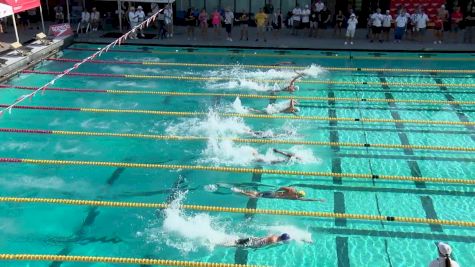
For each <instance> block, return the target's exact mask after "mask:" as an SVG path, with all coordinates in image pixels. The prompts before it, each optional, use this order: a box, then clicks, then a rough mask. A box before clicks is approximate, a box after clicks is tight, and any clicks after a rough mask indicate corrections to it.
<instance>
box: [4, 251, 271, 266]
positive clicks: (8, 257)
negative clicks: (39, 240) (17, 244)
mask: <svg viewBox="0 0 475 267" xmlns="http://www.w3.org/2000/svg"><path fill="white" fill-rule="evenodd" d="M0 260H4V261H64V262H86V263H109V264H112V263H114V264H133V265H162V266H186V267H264V266H262V265H244V264H232V263H212V262H196V261H177V260H159V259H142V258H118V257H96V256H69V255H46V254H0Z"/></svg>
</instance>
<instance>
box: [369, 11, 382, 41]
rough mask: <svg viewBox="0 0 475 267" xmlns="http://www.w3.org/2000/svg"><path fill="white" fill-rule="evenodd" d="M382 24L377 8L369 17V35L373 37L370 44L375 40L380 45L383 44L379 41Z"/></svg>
mask: <svg viewBox="0 0 475 267" xmlns="http://www.w3.org/2000/svg"><path fill="white" fill-rule="evenodd" d="M382 22H383V15H381V9H380V8H377V9H376V12H375V13H373V15H371V33H372V35H373V38H372V39H371V42H374V41H376V39H378V40H379V42H380V43H382V42H383V40H382V39H381V29H382V26H383V24H382Z"/></svg>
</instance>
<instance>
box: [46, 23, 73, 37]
mask: <svg viewBox="0 0 475 267" xmlns="http://www.w3.org/2000/svg"><path fill="white" fill-rule="evenodd" d="M72 34H73V30H72V29H71V25H69V23H63V24H55V25H51V26H49V35H54V36H55V37H63V36H68V35H72Z"/></svg>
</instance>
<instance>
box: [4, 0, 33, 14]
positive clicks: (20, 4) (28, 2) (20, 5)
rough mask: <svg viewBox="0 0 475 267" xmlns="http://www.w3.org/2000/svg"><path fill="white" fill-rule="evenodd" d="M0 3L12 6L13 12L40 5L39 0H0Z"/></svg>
mask: <svg viewBox="0 0 475 267" xmlns="http://www.w3.org/2000/svg"><path fill="white" fill-rule="evenodd" d="M0 3H2V4H6V5H9V6H12V7H13V13H20V12H22V11H25V10H28V9H32V8H36V7H39V6H40V4H41V3H40V0H0Z"/></svg>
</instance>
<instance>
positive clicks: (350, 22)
mask: <svg viewBox="0 0 475 267" xmlns="http://www.w3.org/2000/svg"><path fill="white" fill-rule="evenodd" d="M356 24H358V20H357V19H356V18H350V19H349V20H348V30H355V29H356Z"/></svg>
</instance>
